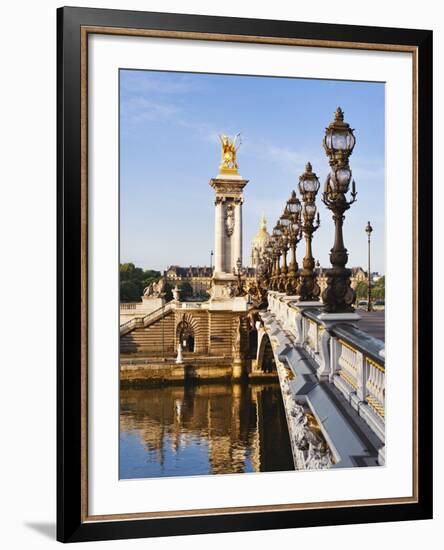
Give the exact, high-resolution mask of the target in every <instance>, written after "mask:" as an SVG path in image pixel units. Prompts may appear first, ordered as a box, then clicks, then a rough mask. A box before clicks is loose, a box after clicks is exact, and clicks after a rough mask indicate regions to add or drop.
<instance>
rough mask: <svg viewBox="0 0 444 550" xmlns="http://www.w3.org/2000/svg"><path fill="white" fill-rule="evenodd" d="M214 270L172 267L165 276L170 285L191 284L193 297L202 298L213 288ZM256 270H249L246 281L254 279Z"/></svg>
mask: <svg viewBox="0 0 444 550" xmlns="http://www.w3.org/2000/svg"><path fill="white" fill-rule="evenodd" d="M213 271H214V268H210V267H207V266H204V267H200V266H192V265H190V266H189V267H181V266H178V265H171V266H169V267H168V268H167V269H166V270H165V271H164V276H165V279H166V281H167V283H169V284H170V285H172V286H173V287H174V286H175V285H178V286H180V283H189V284H190V285H191V287H192V289H193V296H202V295H203V294H205V293H206V292H208V290H209V289H210V287H211V279H212V276H213ZM254 273H255V270H254V269H253V268H251V267H249V268H247V273H246V279H247V281H248V280H251V279H254Z"/></svg>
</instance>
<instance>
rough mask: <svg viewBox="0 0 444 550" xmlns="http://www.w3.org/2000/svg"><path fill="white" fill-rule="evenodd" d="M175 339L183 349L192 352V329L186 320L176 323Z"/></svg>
mask: <svg viewBox="0 0 444 550" xmlns="http://www.w3.org/2000/svg"><path fill="white" fill-rule="evenodd" d="M177 340H178V341H179V342H180V345H181V346H182V349H183V350H184V351H190V352H194V330H193V327H192V326H191V325H190V323H189V322H188V321H181V322H180V323H179V324H178V325H177Z"/></svg>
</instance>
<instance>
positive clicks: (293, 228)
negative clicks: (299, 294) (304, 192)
mask: <svg viewBox="0 0 444 550" xmlns="http://www.w3.org/2000/svg"><path fill="white" fill-rule="evenodd" d="M287 210H288V212H289V214H290V223H289V224H288V227H287V232H288V242H289V245H290V265H289V266H288V274H287V286H286V290H287V294H290V295H291V294H295V293H296V290H297V282H298V262H297V259H296V247H297V245H298V243H299V241H300V240H301V238H302V231H301V210H302V205H301V202H300V200H299V199H298V198H297V196H296V192H295V191H292V192H291V195H290V198H289V199H288V201H287Z"/></svg>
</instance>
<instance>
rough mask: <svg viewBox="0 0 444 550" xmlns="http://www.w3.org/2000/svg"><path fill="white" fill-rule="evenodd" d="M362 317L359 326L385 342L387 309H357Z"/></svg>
mask: <svg viewBox="0 0 444 550" xmlns="http://www.w3.org/2000/svg"><path fill="white" fill-rule="evenodd" d="M356 312H357V313H359V315H360V316H361V317H362V318H361V320H360V321H359V323H358V325H357V327H358V328H359V329H360V330H363V331H364V332H368V334H370V335H371V336H373V337H375V338H378V339H379V340H382V341H383V342H385V311H365V310H363V309H358V310H356Z"/></svg>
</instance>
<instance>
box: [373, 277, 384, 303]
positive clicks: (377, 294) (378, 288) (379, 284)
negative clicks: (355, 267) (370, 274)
mask: <svg viewBox="0 0 444 550" xmlns="http://www.w3.org/2000/svg"><path fill="white" fill-rule="evenodd" d="M372 298H373V299H375V300H385V276H383V277H381V278H380V279H378V280H377V281H376V282H375V283H374V285H373V286H372Z"/></svg>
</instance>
